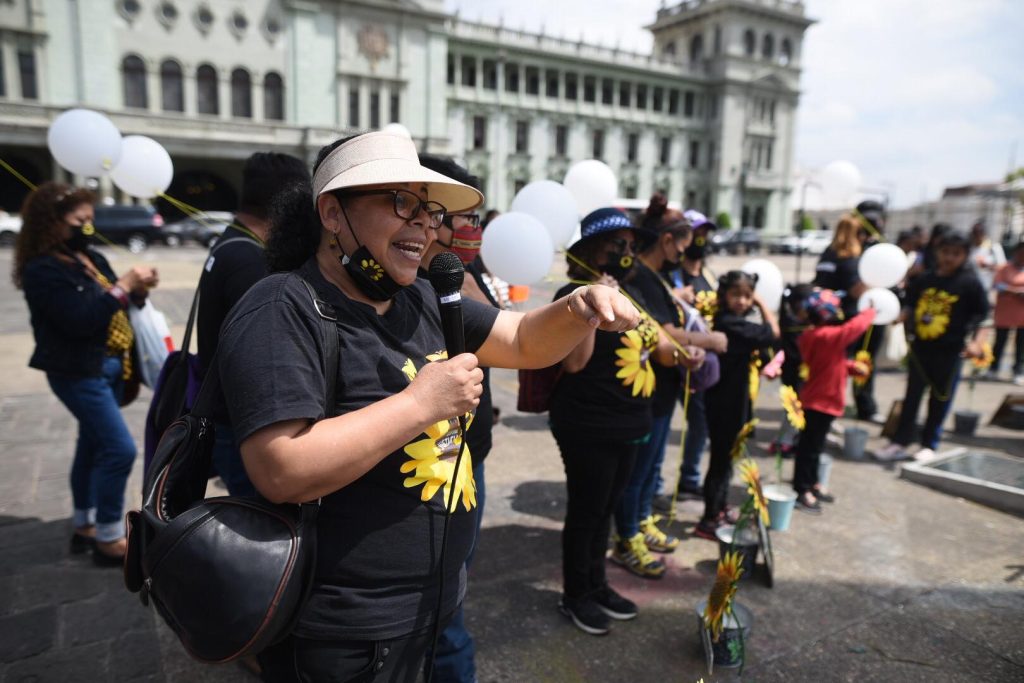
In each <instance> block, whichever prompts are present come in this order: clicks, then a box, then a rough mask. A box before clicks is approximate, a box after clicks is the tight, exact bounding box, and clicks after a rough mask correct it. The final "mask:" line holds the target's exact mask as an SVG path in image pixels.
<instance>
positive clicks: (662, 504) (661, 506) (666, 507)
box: [651, 495, 672, 513]
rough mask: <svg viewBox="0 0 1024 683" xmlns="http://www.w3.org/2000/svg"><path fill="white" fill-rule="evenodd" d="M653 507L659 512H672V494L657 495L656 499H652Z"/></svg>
mask: <svg viewBox="0 0 1024 683" xmlns="http://www.w3.org/2000/svg"><path fill="white" fill-rule="evenodd" d="M651 507H652V508H654V509H655V510H657V511H658V512H666V513H667V512H671V510H672V496H664V495H663V496H655V497H654V500H652V501H651Z"/></svg>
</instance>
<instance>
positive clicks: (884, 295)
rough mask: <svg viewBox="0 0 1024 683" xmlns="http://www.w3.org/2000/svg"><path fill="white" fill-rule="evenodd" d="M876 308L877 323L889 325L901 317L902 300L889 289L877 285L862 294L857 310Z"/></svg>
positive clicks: (858, 300)
mask: <svg viewBox="0 0 1024 683" xmlns="http://www.w3.org/2000/svg"><path fill="white" fill-rule="evenodd" d="M869 307H870V308H874V309H875V321H874V324H875V325H888V324H889V323H891V322H894V321H895V320H896V318H898V317H900V300H899V297H897V296H896V295H895V294H893V293H892V292H891V291H889V290H888V289H884V288H882V287H875V288H873V289H869V290H868V291H866V292H864V293H863V294H861V295H860V298H859V299H857V310H858V311H864V310H867V309H868V308H869Z"/></svg>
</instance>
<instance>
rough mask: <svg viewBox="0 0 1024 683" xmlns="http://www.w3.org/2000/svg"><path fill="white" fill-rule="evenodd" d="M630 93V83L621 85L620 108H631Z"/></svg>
mask: <svg viewBox="0 0 1024 683" xmlns="http://www.w3.org/2000/svg"><path fill="white" fill-rule="evenodd" d="M630 99H631V98H630V92H629V83H625V82H623V83H619V106H620V107H628V106H630V104H631V103H630Z"/></svg>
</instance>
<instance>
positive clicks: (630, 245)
mask: <svg viewBox="0 0 1024 683" xmlns="http://www.w3.org/2000/svg"><path fill="white" fill-rule="evenodd" d="M608 244H609V245H611V246H613V247H615V249H616V251H617V252H619V253H622V252H624V251H626V250H627V249H628V250H629V251H631V252H633V253H634V254H635V253H636V242H635V241H633V242H627V241H626V240H624V239H622V238H621V237H617V238H616V239H613V240H608Z"/></svg>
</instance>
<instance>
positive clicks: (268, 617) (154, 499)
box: [124, 280, 340, 663]
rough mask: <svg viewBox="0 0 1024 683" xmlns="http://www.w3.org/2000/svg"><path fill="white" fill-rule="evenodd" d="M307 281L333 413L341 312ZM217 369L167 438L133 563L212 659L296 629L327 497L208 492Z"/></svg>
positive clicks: (144, 596)
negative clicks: (270, 498) (278, 498)
mask: <svg viewBox="0 0 1024 683" xmlns="http://www.w3.org/2000/svg"><path fill="white" fill-rule="evenodd" d="M303 284H305V285H306V289H307V290H308V291H309V294H310V296H311V297H312V298H313V303H314V306H315V308H316V310H317V312H318V313H319V314H320V317H321V325H322V328H323V334H324V349H325V350H326V353H325V356H326V357H325V358H324V359H323V364H324V368H323V370H324V373H325V376H326V379H327V382H326V384H327V396H326V398H327V402H326V407H327V412H326V416H327V417H330V416H332V415H334V391H335V380H336V377H337V371H338V355H339V352H340V351H339V346H340V345H339V342H338V332H337V327H336V326H335V320H336V317H335V315H334V310H333V308H332V307H331V306H330V305H329V304H327V303H325V302H323V301H322V300H320V299H319V298H318V297H317V295H316V292H315V291H314V290H313V288H312V287H311V286H310V285H309V283H307V282H306V281H305V280H303ZM211 367H214V365H213V362H211ZM217 376H218V375H217V373H216V372H210V373H208V376H207V378H206V380H205V381H204V383H203V387H202V389H201V390H200V392H199V396H198V397H197V399H196V404H195V406H194V408H193V410H192V412H191V413H190V414H188V415H185V416H184V417H182V418H180V419H178V420H176V421H175V422H174V423H173V424H172V425H171V426H170V427H169V428H168V429H167V431H166V432H165V433H164V434H163V437H162V438H161V439H160V444H159V445H158V446H157V450H156V454H155V455H154V458H153V464H152V466H151V467H150V470H149V472H148V473H147V475H146V478H145V485H144V488H143V504H142V509H141V510H133V511H131V512H129V513H128V515H127V524H128V551H127V553H126V555H125V562H124V576H125V585H126V587H127V588H128V590H129V591H132V592H137V593H139V597H140V599H141V600H142V603H143V604H144V605H148V604H149V603H152V604H153V605H154V606H155V607H156V610H157V612H158V613H159V614H160V616H161V617H162V618H163V619H164V621H165V622H167V625H168V626H169V627H170V628H171V630H173V631H174V632H175V634H177V636H178V638H179V639H180V640H181V642H182V644H183V645H184V646H185V649H186V650H187V651H188V652H189V654H190V655H192V656H193V657H195V658H196V659H199V660H201V661H204V662H210V663H220V662H228V661H231V660H233V659H237V658H238V657H241V656H243V655H247V654H255V653H257V652H259V651H260V650H262V649H263V648H265V647H267V646H268V645H271V644H273V643H275V642H277V641H279V640H281V639H282V638H284V637H285V636H287V635H288V634H289V633H290V632H291V630H292V627H293V626H294V624H295V621H296V619H297V618H298V614H299V610H300V608H301V607H302V604H303V603H304V601H305V598H306V596H307V595H308V592H309V589H310V586H311V584H312V578H313V572H314V569H315V565H316V527H315V521H316V514H317V512H318V509H319V501H317V502H313V503H306V504H302V505H287V504H285V505H274V504H271V503H268V502H265V501H263V500H258V499H250V498H239V497H231V496H224V497H219V498H209V499H204V496H205V492H206V484H207V477H208V472H209V469H210V459H211V455H212V449H213V443H214V423H213V420H212V419H211V418H210V409H211V404H212V402H213V398H214V397H215V396H216V394H217V393H218V392H217V391H215V390H216V389H218V388H219V382H218V381H217Z"/></svg>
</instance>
